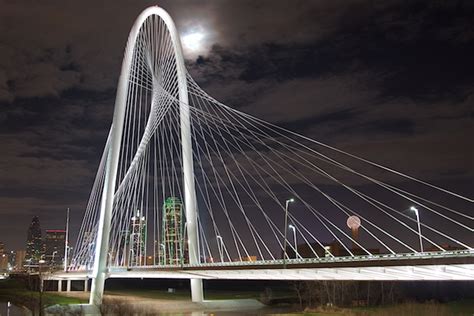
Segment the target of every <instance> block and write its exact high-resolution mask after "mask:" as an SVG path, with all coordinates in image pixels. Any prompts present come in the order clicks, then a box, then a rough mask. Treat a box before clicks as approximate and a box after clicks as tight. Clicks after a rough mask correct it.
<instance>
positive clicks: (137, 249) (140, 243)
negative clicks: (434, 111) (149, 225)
mask: <svg viewBox="0 0 474 316" xmlns="http://www.w3.org/2000/svg"><path fill="white" fill-rule="evenodd" d="M130 230H131V232H130V243H129V247H130V261H129V265H130V266H140V265H144V264H145V245H146V218H145V216H143V214H140V211H139V210H137V212H136V214H135V215H134V216H133V217H132V219H131V223H130Z"/></svg>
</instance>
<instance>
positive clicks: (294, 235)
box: [288, 224, 299, 259]
mask: <svg viewBox="0 0 474 316" xmlns="http://www.w3.org/2000/svg"><path fill="white" fill-rule="evenodd" d="M288 228H290V229H291V230H293V240H294V243H295V259H297V258H298V256H299V255H298V244H297V242H296V227H295V226H293V225H291V224H290V225H288Z"/></svg>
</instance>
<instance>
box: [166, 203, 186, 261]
mask: <svg viewBox="0 0 474 316" xmlns="http://www.w3.org/2000/svg"><path fill="white" fill-rule="evenodd" d="M183 215H184V214H183V203H181V200H180V199H179V198H177V197H169V198H167V199H166V200H165V203H164V205H163V221H162V225H163V229H162V242H163V244H162V248H161V260H160V262H162V263H163V264H174V265H176V264H180V263H184V260H185V258H186V255H185V252H186V250H187V247H186V245H187V243H184V225H183V223H184V221H183V217H184V216H183Z"/></svg>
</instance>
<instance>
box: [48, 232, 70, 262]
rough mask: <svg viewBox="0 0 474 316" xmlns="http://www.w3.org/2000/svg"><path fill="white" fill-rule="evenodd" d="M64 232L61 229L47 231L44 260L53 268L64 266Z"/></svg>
mask: <svg viewBox="0 0 474 316" xmlns="http://www.w3.org/2000/svg"><path fill="white" fill-rule="evenodd" d="M65 242H66V231H65V230H63V229H47V230H46V236H45V240H44V246H45V252H44V254H45V260H46V262H48V263H49V264H51V265H53V266H60V265H62V264H64V262H63V260H64V250H65V245H66V244H65Z"/></svg>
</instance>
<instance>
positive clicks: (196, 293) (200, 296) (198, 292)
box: [191, 279, 204, 303]
mask: <svg viewBox="0 0 474 316" xmlns="http://www.w3.org/2000/svg"><path fill="white" fill-rule="evenodd" d="M191 300H192V301H193V302H195V303H199V302H202V301H204V290H203V287H202V279H191Z"/></svg>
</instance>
